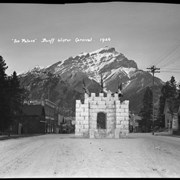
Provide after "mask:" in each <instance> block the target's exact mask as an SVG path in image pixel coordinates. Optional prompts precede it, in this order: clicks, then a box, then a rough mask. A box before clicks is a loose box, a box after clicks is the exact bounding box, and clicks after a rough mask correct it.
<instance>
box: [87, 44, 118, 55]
mask: <svg viewBox="0 0 180 180" xmlns="http://www.w3.org/2000/svg"><path fill="white" fill-rule="evenodd" d="M97 53H101V54H102V53H117V51H116V50H115V48H114V47H109V46H105V47H103V48H100V49H98V50H96V51H92V52H91V53H89V54H90V55H93V54H97Z"/></svg>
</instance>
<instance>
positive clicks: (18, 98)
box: [9, 71, 24, 116]
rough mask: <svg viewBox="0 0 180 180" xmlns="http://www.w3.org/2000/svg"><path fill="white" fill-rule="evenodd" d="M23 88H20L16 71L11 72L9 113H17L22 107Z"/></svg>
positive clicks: (13, 114) (14, 114)
mask: <svg viewBox="0 0 180 180" xmlns="http://www.w3.org/2000/svg"><path fill="white" fill-rule="evenodd" d="M23 93H24V90H23V89H22V88H20V82H19V79H18V77H17V74H16V72H15V71H14V72H13V75H12V76H11V77H10V79H9V94H10V102H11V104H10V107H11V110H12V111H11V115H12V116H16V115H19V114H20V112H21V109H22V104H23V100H24V96H23Z"/></svg>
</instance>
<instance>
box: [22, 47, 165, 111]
mask: <svg viewBox="0 0 180 180" xmlns="http://www.w3.org/2000/svg"><path fill="white" fill-rule="evenodd" d="M101 74H102V76H103V81H104V86H105V87H104V91H107V90H110V91H111V92H116V91H117V87H118V84H119V83H121V82H122V83H123V93H124V99H129V100H130V110H132V111H135V112H138V111H139V110H140V108H141V105H142V98H143V93H144V91H145V88H146V87H147V86H152V76H151V74H149V73H148V72H145V71H142V70H139V69H138V66H137V64H136V62H135V61H134V60H129V59H128V58H126V57H125V56H124V55H123V54H122V53H119V52H117V51H116V50H115V48H113V47H107V46H106V47H104V48H101V49H98V50H96V51H93V52H90V53H80V54H79V55H77V56H75V57H69V58H68V59H66V60H64V61H59V62H57V63H55V64H53V65H51V66H48V67H47V68H40V67H35V68H33V69H32V70H31V71H29V72H27V73H25V74H22V75H20V77H21V84H22V86H25V87H27V88H28V89H29V90H30V91H31V95H30V96H31V98H36V99H38V98H39V99H41V98H42V96H47V86H49V87H50V88H51V89H52V91H50V94H51V100H53V101H54V102H56V103H58V104H59V105H60V106H61V107H62V106H63V105H62V104H61V102H60V99H61V100H62V96H63V98H64V97H65V96H66V91H67V90H66V91H65V90H63V88H62V87H66V88H65V89H68V92H69V93H72V92H73V93H74V94H76V98H77V97H79V98H81V99H82V98H83V94H82V93H83V88H82V81H83V80H84V81H85V83H86V86H87V87H88V89H89V91H90V92H95V93H98V92H100V76H101ZM53 82H54V83H55V84H54V85H53ZM48 83H49V85H48ZM162 84H163V82H162V81H161V80H160V79H159V78H155V90H156V96H155V99H156V102H157V100H158V94H159V92H160V89H161V86H162ZM36 86H37V87H36ZM35 87H36V88H35ZM52 87H54V88H52ZM33 89H34V91H33ZM62 91H64V92H63V93H62ZM73 93H72V98H73V99H74V101H71V102H70V103H75V97H74V96H73ZM69 97H70V96H68V97H67V98H69ZM65 101H66V99H63V102H65ZM72 106H75V104H71V107H72ZM67 107H68V105H67ZM71 110H72V114H73V111H74V108H71Z"/></svg>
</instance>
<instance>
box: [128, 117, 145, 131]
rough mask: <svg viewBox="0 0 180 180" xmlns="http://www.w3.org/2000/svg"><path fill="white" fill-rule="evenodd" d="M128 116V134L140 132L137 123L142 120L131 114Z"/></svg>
mask: <svg viewBox="0 0 180 180" xmlns="http://www.w3.org/2000/svg"><path fill="white" fill-rule="evenodd" d="M129 116H130V117H129V131H130V132H140V127H139V121H141V120H142V118H141V117H140V116H138V115H135V114H133V113H131V114H130V115H129Z"/></svg>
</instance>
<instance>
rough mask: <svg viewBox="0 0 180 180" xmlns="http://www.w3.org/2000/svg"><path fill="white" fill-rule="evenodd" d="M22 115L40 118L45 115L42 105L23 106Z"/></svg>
mask: <svg viewBox="0 0 180 180" xmlns="http://www.w3.org/2000/svg"><path fill="white" fill-rule="evenodd" d="M22 111H23V114H24V115H27V116H41V115H45V111H44V107H43V106H42V105H24V106H23V109H22Z"/></svg>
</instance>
